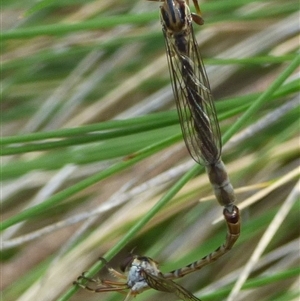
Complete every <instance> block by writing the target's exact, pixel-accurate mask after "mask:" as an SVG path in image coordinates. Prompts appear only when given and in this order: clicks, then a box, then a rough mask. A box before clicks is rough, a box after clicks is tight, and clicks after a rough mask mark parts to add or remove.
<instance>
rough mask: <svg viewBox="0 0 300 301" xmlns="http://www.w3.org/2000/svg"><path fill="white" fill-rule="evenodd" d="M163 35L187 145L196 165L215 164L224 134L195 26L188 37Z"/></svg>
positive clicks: (190, 29) (191, 28) (190, 28)
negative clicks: (221, 133) (221, 132)
mask: <svg viewBox="0 0 300 301" xmlns="http://www.w3.org/2000/svg"><path fill="white" fill-rule="evenodd" d="M164 35H165V42H166V51H167V57H168V63H169V71H170V77H171V82H172V88H173V92H174V96H175V100H176V106H177V110H178V115H179V120H180V125H181V129H182V133H183V137H184V140H185V143H186V146H187V148H188V151H189V153H190V154H191V156H192V158H193V159H194V160H195V161H196V162H198V163H200V164H202V165H209V164H212V163H215V162H217V161H218V159H219V157H220V154H221V135H220V129H219V123H218V119H217V114H216V110H215V106H214V101H213V98H212V95H211V90H210V86H209V81H208V78H207V75H206V72H205V68H204V65H203V62H202V59H201V56H200V53H199V50H198V45H197V42H196V39H195V36H194V31H193V27H192V25H190V27H189V32H188V34H187V35H186V36H177V37H176V36H175V35H174V36H173V37H172V38H171V37H169V36H168V34H167V33H166V32H165V31H164ZM176 39H177V40H176ZM179 39H182V40H179ZM179 44H184V45H185V50H184V51H182V49H181V50H179V49H178V45H179Z"/></svg>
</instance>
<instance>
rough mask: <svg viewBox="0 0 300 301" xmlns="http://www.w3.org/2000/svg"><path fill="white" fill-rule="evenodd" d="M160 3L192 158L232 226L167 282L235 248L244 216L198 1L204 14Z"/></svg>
mask: <svg viewBox="0 0 300 301" xmlns="http://www.w3.org/2000/svg"><path fill="white" fill-rule="evenodd" d="M160 2H163V3H162V6H161V8H160V10H161V23H162V27H163V33H164V37H165V42H166V51H167V57H168V63H169V70H170V76H171V82H172V88H173V92H174V96H175V100H176V106H177V111H178V115H179V120H180V125H181V129H182V133H183V137H184V140H185V143H186V146H187V149H188V151H189V153H190V154H191V156H192V158H193V159H194V160H195V161H196V162H197V163H199V164H202V165H204V166H205V168H206V172H207V174H208V177H209V180H210V183H211V185H212V187H213V190H214V194H215V196H216V198H217V200H218V202H219V204H220V205H221V206H224V211H223V215H224V218H225V221H226V224H227V236H226V240H225V242H224V244H223V245H221V246H220V247H219V248H218V249H216V250H215V251H214V252H212V253H211V254H209V255H207V256H205V257H204V258H202V259H200V260H199V261H196V262H194V263H192V264H190V265H188V266H186V267H184V268H182V269H178V270H176V271H172V272H170V273H167V274H164V276H165V277H167V278H176V277H181V276H184V275H186V274H188V273H191V272H193V271H194V270H196V269H200V268H202V267H203V266H205V265H206V264H208V263H210V262H212V261H215V260H216V259H218V258H219V257H221V256H222V255H223V254H225V253H226V252H227V251H228V250H230V249H231V248H232V246H233V245H234V243H235V242H236V240H237V239H238V237H239V234H240V216H239V210H238V208H237V207H236V206H235V205H234V204H233V203H234V201H235V195H234V190H233V187H232V185H231V183H230V180H229V178H228V175H227V172H226V168H225V165H224V163H223V162H222V159H221V149H222V145H221V134H220V128H219V123H218V119H217V114H216V110H215V106H214V102H213V98H212V95H211V89H210V86H209V81H208V78H207V75H206V72H205V68H204V65H203V62H202V59H201V56H200V53H199V49H198V45H197V42H196V39H195V35H194V30H193V26H192V22H193V21H194V22H196V23H197V24H199V25H202V24H203V20H202V18H201V13H200V9H199V6H198V3H197V0H193V2H194V4H195V8H196V10H197V13H198V14H192V13H191V12H190V9H189V7H188V5H187V3H186V2H185V0H164V1H160Z"/></svg>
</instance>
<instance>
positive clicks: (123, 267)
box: [120, 255, 134, 272]
mask: <svg viewBox="0 0 300 301" xmlns="http://www.w3.org/2000/svg"><path fill="white" fill-rule="evenodd" d="M133 259H134V257H133V255H130V256H128V257H127V258H125V259H124V260H123V262H122V263H121V265H120V269H121V271H122V272H125V270H126V269H127V268H128V267H129V266H130V265H131V264H132V261H133Z"/></svg>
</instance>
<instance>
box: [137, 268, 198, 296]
mask: <svg viewBox="0 0 300 301" xmlns="http://www.w3.org/2000/svg"><path fill="white" fill-rule="evenodd" d="M142 275H143V277H144V279H145V280H146V282H147V284H148V285H149V286H150V287H152V288H153V289H155V290H157V291H162V292H168V293H173V294H175V295H176V296H177V297H178V298H180V299H181V300H184V301H201V300H200V299H198V298H196V297H195V296H194V295H193V294H192V293H190V292H189V291H187V290H186V289H185V288H183V287H182V286H180V285H179V284H177V283H176V282H174V281H172V280H170V279H166V278H164V277H163V276H162V275H161V276H155V275H152V274H149V273H147V272H146V271H145V270H144V271H142Z"/></svg>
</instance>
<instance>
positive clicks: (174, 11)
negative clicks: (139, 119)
mask: <svg viewBox="0 0 300 301" xmlns="http://www.w3.org/2000/svg"><path fill="white" fill-rule="evenodd" d="M160 10H161V21H162V25H163V27H164V29H165V30H166V31H167V32H173V33H174V32H183V31H185V30H186V27H187V26H189V25H190V24H191V23H192V16H191V12H190V9H189V7H188V6H187V5H186V3H185V1H182V0H167V1H165V2H164V4H163V5H162V6H161V8H160Z"/></svg>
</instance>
